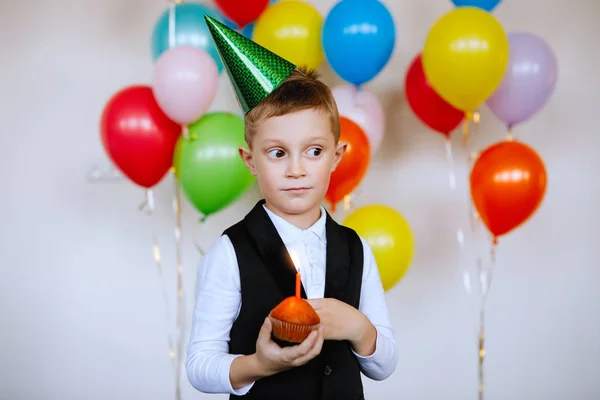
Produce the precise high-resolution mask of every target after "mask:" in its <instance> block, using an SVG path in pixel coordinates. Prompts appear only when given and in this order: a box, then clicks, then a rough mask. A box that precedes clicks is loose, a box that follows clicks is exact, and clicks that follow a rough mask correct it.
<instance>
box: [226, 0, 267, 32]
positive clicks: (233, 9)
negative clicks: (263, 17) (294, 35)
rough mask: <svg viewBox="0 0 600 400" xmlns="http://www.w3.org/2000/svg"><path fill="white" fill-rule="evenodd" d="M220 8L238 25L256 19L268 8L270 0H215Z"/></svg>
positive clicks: (246, 23)
mask: <svg viewBox="0 0 600 400" xmlns="http://www.w3.org/2000/svg"><path fill="white" fill-rule="evenodd" d="M215 3H217V5H218V6H219V9H220V10H221V11H222V12H223V14H224V15H225V16H227V18H228V19H230V20H231V21H233V22H234V23H235V24H236V25H237V26H238V27H244V26H246V25H248V24H249V23H250V22H254V21H256V19H257V18H258V17H259V16H260V14H261V13H262V12H263V11H264V10H265V9H266V8H267V5H268V4H269V0H243V1H240V0H215Z"/></svg>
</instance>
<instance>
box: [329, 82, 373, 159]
mask: <svg viewBox="0 0 600 400" xmlns="http://www.w3.org/2000/svg"><path fill="white" fill-rule="evenodd" d="M331 91H332V93H333V97H334V98H335V102H336V103H337V108H338V112H339V114H340V116H342V117H346V118H348V119H350V120H352V121H353V122H356V123H357V124H358V126H360V127H361V128H362V130H363V131H364V133H365V134H366V135H367V138H368V139H369V144H370V148H371V154H374V153H375V152H376V151H377V150H378V149H379V146H380V145H381V142H382V141H383V135H384V133H385V112H384V111H383V107H382V106H381V103H380V102H379V99H377V96H375V95H374V94H372V93H370V92H367V91H366V90H363V89H361V90H358V89H357V88H356V87H355V86H352V85H347V84H344V85H339V86H336V87H334V88H333V89H332V90H331Z"/></svg>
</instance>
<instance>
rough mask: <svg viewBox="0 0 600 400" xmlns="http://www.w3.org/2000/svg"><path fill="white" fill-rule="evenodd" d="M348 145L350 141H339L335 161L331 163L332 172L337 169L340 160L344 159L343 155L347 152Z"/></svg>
mask: <svg viewBox="0 0 600 400" xmlns="http://www.w3.org/2000/svg"><path fill="white" fill-rule="evenodd" d="M347 147H348V143H346V142H339V143H338V145H337V147H336V148H335V156H334V158H333V163H332V164H331V172H333V171H335V169H336V168H337V166H338V164H339V163H340V161H342V157H343V156H344V153H345V152H346V148H347Z"/></svg>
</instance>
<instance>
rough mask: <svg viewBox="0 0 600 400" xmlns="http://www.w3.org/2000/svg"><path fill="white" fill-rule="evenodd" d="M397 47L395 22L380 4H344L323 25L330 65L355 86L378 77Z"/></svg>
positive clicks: (353, 0)
mask: <svg viewBox="0 0 600 400" xmlns="http://www.w3.org/2000/svg"><path fill="white" fill-rule="evenodd" d="M395 44H396V28H395V25H394V20H393V18H392V16H391V14H390V12H389V11H388V9H387V8H386V7H385V5H383V4H382V3H381V2H379V1H377V0H342V1H340V2H339V3H337V4H336V5H335V7H333V9H332V10H331V11H330V12H329V14H328V15H327V18H326V19H325V22H324V24H323V50H324V52H325V56H326V58H327V61H328V63H329V65H331V67H332V68H333V70H334V71H335V72H336V73H337V74H338V75H339V76H340V77H341V78H342V79H344V80H345V81H347V82H350V83H353V84H354V85H356V86H360V85H362V84H364V83H365V82H368V81H370V80H371V79H373V78H374V77H375V76H376V75H377V74H379V72H380V71H381V70H382V69H383V67H384V66H385V65H386V64H387V63H388V61H389V59H390V57H391V56H392V52H393V50H394V46H395Z"/></svg>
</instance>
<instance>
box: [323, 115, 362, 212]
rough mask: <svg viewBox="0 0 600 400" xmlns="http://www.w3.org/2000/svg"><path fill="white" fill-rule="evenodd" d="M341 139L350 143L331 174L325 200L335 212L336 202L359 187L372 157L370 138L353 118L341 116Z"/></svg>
mask: <svg viewBox="0 0 600 400" xmlns="http://www.w3.org/2000/svg"><path fill="white" fill-rule="evenodd" d="M340 141H342V142H346V143H347V144H348V146H347V148H346V152H345V153H344V157H342V161H340V163H339V164H338V166H337V168H336V170H335V171H333V173H332V174H331V180H330V181H329V188H328V189H327V193H326V194H325V200H327V201H328V202H329V203H330V204H331V211H332V212H335V209H336V204H337V203H338V202H339V201H340V200H342V199H343V198H344V196H346V195H349V194H350V193H352V191H353V190H354V189H356V188H357V187H358V185H359V184H360V182H361V181H362V178H363V177H364V176H365V174H366V173H367V169H368V168H369V162H370V159H371V150H370V145H369V139H368V138H367V136H366V135H365V133H364V132H363V130H362V129H361V127H360V126H358V125H357V124H356V123H355V122H353V121H352V120H349V119H348V118H346V117H340Z"/></svg>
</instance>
